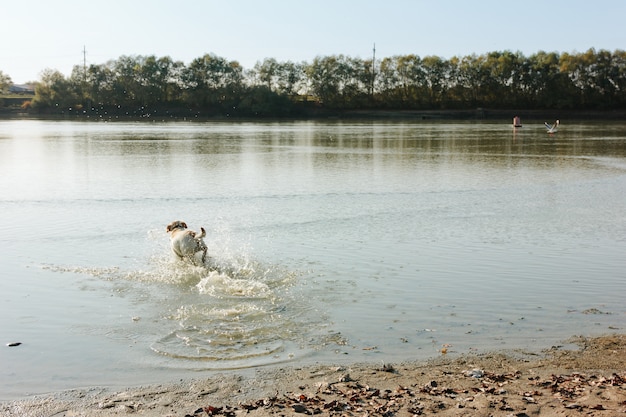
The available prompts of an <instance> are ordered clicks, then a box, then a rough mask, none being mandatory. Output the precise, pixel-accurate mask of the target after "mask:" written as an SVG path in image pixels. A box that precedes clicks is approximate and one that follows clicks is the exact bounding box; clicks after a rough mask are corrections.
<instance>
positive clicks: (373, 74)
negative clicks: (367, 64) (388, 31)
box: [371, 42, 376, 97]
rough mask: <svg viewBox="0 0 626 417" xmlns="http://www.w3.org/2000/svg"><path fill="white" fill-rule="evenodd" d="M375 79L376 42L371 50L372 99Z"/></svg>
mask: <svg viewBox="0 0 626 417" xmlns="http://www.w3.org/2000/svg"><path fill="white" fill-rule="evenodd" d="M375 78H376V42H374V48H373V49H372V87H371V91H372V97H374V79H375Z"/></svg>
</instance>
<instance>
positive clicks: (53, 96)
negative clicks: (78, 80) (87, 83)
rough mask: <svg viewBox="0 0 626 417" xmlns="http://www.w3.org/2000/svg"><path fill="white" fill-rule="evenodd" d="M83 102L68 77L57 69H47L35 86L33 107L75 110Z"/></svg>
mask: <svg viewBox="0 0 626 417" xmlns="http://www.w3.org/2000/svg"><path fill="white" fill-rule="evenodd" d="M80 103H81V98H80V95H79V93H78V91H77V89H76V86H75V85H73V84H72V83H71V82H70V81H69V80H68V79H66V78H65V76H64V75H63V74H61V73H60V72H59V71H57V70H52V69H46V70H44V71H43V72H42V75H41V80H40V81H39V83H37V85H36V87H35V97H34V98H33V107H34V108H35V109H39V110H46V109H47V110H51V111H53V112H62V113H64V112H68V111H73V110H75V109H76V107H77V106H79V105H80Z"/></svg>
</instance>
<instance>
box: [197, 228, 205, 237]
mask: <svg viewBox="0 0 626 417" xmlns="http://www.w3.org/2000/svg"><path fill="white" fill-rule="evenodd" d="M200 230H201V231H202V233H200V235H199V236H196V239H202V238H203V237H205V236H206V230H204V227H201V228H200Z"/></svg>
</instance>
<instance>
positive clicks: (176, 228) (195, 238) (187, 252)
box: [167, 220, 207, 264]
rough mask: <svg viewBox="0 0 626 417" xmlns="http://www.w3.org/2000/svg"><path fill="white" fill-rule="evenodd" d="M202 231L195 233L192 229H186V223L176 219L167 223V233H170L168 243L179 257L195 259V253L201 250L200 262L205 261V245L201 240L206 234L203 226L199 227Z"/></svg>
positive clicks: (192, 260)
mask: <svg viewBox="0 0 626 417" xmlns="http://www.w3.org/2000/svg"><path fill="white" fill-rule="evenodd" d="M200 230H201V231H202V233H200V234H197V233H196V232H194V231H192V230H187V223H185V222H182V221H179V220H176V221H173V222H171V223H170V224H168V225H167V233H169V234H170V245H171V247H172V252H174V254H175V255H176V256H178V258H179V259H181V260H183V259H188V260H189V261H191V262H194V261H195V255H196V253H198V252H202V263H203V264H204V262H205V261H206V251H207V246H206V244H205V243H204V241H203V240H202V238H203V237H205V236H206V231H205V230H204V227H201V228H200Z"/></svg>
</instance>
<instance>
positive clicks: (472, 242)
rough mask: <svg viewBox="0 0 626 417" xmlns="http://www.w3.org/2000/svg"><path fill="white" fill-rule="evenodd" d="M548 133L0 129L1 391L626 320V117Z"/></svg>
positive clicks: (213, 125) (1, 395) (249, 126)
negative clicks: (197, 241) (175, 250)
mask: <svg viewBox="0 0 626 417" xmlns="http://www.w3.org/2000/svg"><path fill="white" fill-rule="evenodd" d="M542 124H543V121H537V122H532V121H531V122H526V124H525V126H524V127H523V128H521V129H515V130H514V129H512V128H511V127H510V125H508V124H506V123H495V122H480V123H470V122H445V123H444V122H430V121H419V122H413V123H411V122H379V121H367V122H357V121H350V122H341V121H330V122H277V123H252V122H250V123H246V122H239V123H231V122H207V123H191V122H175V123H149V122H144V123H139V122H137V123H135V122H114V123H102V122H73V121H38V120H12V121H1V122H0V212H1V213H2V216H1V218H0V222H1V227H2V234H0V248H1V258H0V259H1V270H0V271H1V275H0V342H2V346H0V374H1V375H0V399H11V398H19V397H23V396H25V395H31V394H36V393H45V392H50V391H56V390H62V389H70V388H76V387H86V386H95V385H97V386H108V387H123V386H131V385H136V384H145V383H155V382H165V381H175V380H178V379H180V378H189V377H192V378H195V377H202V376H203V375H207V374H208V373H214V372H228V371H229V370H233V369H236V370H239V371H241V370H252V369H254V368H255V367H258V366H272V365H277V364H288V365H300V364H307V363H314V362H323V363H333V364H348V363H351V362H369V361H375V362H378V363H380V362H384V363H390V362H399V361H403V360H412V359H426V358H431V357H435V356H439V355H441V350H442V348H444V347H445V348H446V349H447V352H448V353H447V354H448V355H458V354H463V353H469V352H478V353H480V352H485V351H489V350H492V349H534V350H536V349H541V348H547V347H550V346H552V345H555V344H558V343H561V342H562V341H563V340H565V339H566V338H568V337H570V336H572V335H578V334H581V335H589V336H593V335H600V334H606V333H612V332H623V331H624V327H625V326H626V304H625V303H624V297H625V295H626V256H625V255H626V126H625V125H624V124H623V123H617V122H611V123H602V124H600V123H589V122H573V121H571V122H568V121H562V124H561V127H560V131H559V132H558V133H557V134H555V135H548V134H546V132H545V129H544V128H543V125H542ZM173 220H184V221H185V222H187V224H188V225H189V227H190V228H191V229H194V230H199V228H200V227H201V226H202V227H204V228H205V229H206V230H207V237H206V238H205V242H206V244H207V246H208V248H209V260H208V261H207V265H205V266H198V265H190V264H185V263H182V262H179V261H177V260H175V259H173V257H172V255H171V253H170V250H169V240H168V235H167V234H166V232H165V227H166V225H167V224H168V223H170V222H171V221H173ZM13 342H20V343H21V345H19V346H13V347H8V346H6V344H7V343H13Z"/></svg>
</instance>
